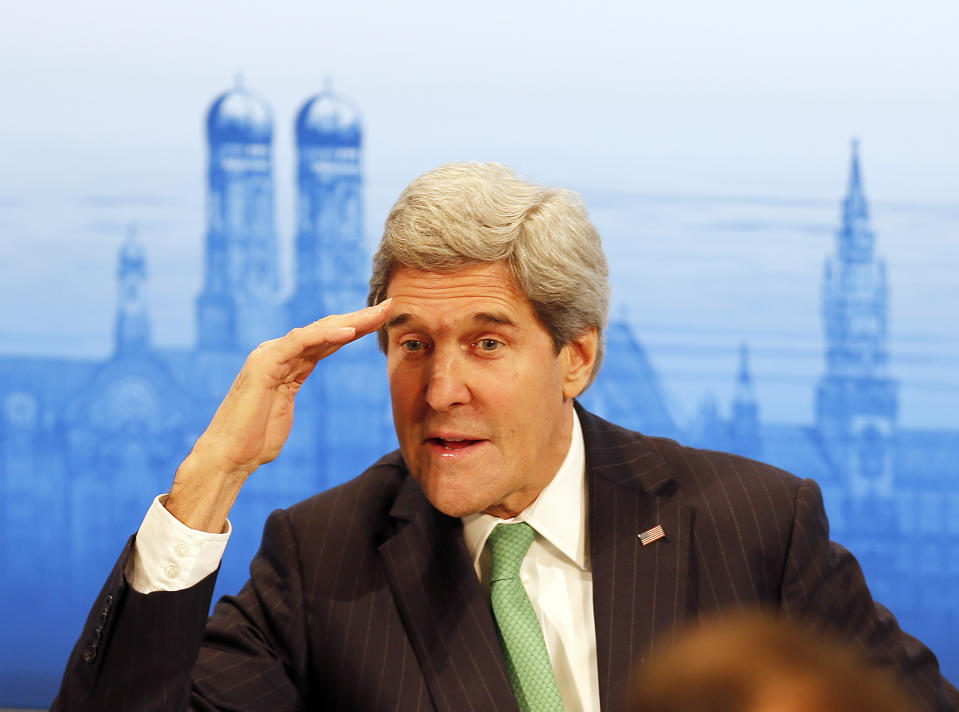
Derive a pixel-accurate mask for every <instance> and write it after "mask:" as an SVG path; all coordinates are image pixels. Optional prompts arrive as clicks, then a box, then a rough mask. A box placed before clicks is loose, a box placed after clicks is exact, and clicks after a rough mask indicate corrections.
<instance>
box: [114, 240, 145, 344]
mask: <svg viewBox="0 0 959 712" xmlns="http://www.w3.org/2000/svg"><path fill="white" fill-rule="evenodd" d="M146 278H147V267H146V254H145V253H144V251H143V245H142V244H141V243H140V241H139V240H138V239H137V234H136V227H135V226H133V225H131V226H130V227H129V228H128V230H127V239H126V241H125V242H124V243H123V246H122V247H121V248H120V256H119V259H118V260H117V318H116V325H115V327H114V344H115V349H116V352H117V353H121V352H122V353H142V352H145V351H147V350H148V349H149V348H150V315H149V314H148V313H147V303H146V289H145V287H146Z"/></svg>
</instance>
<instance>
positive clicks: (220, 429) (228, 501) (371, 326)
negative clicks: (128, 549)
mask: <svg viewBox="0 0 959 712" xmlns="http://www.w3.org/2000/svg"><path fill="white" fill-rule="evenodd" d="M389 313H390V301H389V300H386V301H384V302H381V303H380V304H378V305H377V306H375V307H368V308H366V309H361V310H359V311H356V312H353V313H351V314H335V315H333V316H328V317H326V318H324V319H320V320H318V321H314V322H313V323H312V324H309V325H307V326H304V327H301V328H298V329H293V330H292V331H291V332H289V333H288V334H286V335H285V336H282V337H280V338H279V339H273V340H271V341H266V342H264V343H262V344H260V345H259V346H258V347H257V348H256V349H254V350H253V352H252V353H250V355H249V356H248V357H247V359H246V363H244V364H243V368H242V369H241V370H240V373H239V374H238V375H237V377H236V379H235V380H234V381H233V385H232V386H231V387H230V391H229V393H227V395H226V397H225V398H224V399H223V402H222V403H220V406H219V408H217V411H216V414H215V415H214V416H213V420H212V421H211V422H210V425H209V426H208V427H207V429H206V431H205V432H204V433H203V435H201V436H200V438H199V439H198V440H197V441H196V444H195V445H194V446H193V450H192V451H191V452H190V454H189V455H188V456H187V458H186V459H185V460H184V461H183V463H182V464H181V465H180V467H179V469H177V473H176V477H175V478H174V481H173V486H172V487H171V488H170V494H169V496H168V497H167V500H166V502H165V506H166V508H167V510H168V511H169V512H170V513H171V514H173V515H174V516H175V517H177V519H179V520H180V521H182V522H183V523H184V524H186V525H187V526H189V527H191V528H193V529H201V530H204V531H211V532H219V531H222V529H223V527H224V525H225V523H226V517H227V514H228V513H229V511H230V508H231V507H232V506H233V502H234V501H235V500H236V496H237V494H238V493H239V491H240V488H241V487H242V486H243V483H244V482H246V478H247V477H249V476H250V474H251V473H252V472H253V471H254V470H256V468H257V467H259V466H260V465H262V464H264V463H267V462H270V461H272V460H274V459H275V458H276V456H277V455H279V454H280V450H281V449H282V448H283V445H284V443H286V439H287V437H288V436H289V434H290V428H291V427H292V425H293V406H294V400H295V397H296V393H297V391H299V389H300V386H302V385H303V382H304V381H305V380H306V379H307V377H308V376H309V375H310V373H312V372H313V369H314V368H315V367H316V364H317V363H318V362H319V361H321V360H322V359H324V358H326V357H327V356H329V355H330V354H332V353H333V352H335V351H336V350H337V349H339V348H340V347H341V346H343V345H344V344H347V343H349V342H351V341H354V340H355V339H358V338H360V337H362V336H365V335H366V334H369V333H370V332H373V331H376V330H377V329H379V328H380V327H381V326H383V324H384V323H385V322H386V319H387V317H388V316H389Z"/></svg>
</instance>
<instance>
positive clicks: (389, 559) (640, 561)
mask: <svg viewBox="0 0 959 712" xmlns="http://www.w3.org/2000/svg"><path fill="white" fill-rule="evenodd" d="M579 414H580V420H581V422H582V426H583V434H584V438H585V442H586V468H587V478H588V482H589V511H590V515H589V535H590V551H591V556H592V571H593V602H594V612H595V620H596V644H597V658H598V660H597V662H598V666H599V684H600V695H601V699H602V706H603V709H604V710H615V709H619V708H620V706H621V702H620V698H621V695H622V694H623V692H624V691H625V690H626V689H627V685H628V683H629V676H630V670H631V667H632V665H633V664H634V663H642V661H643V660H645V659H646V658H648V656H650V655H651V654H652V653H653V652H654V650H655V649H656V646H657V645H659V644H660V643H662V642H663V641H667V640H670V639H672V637H673V635H674V631H675V630H676V628H677V626H679V625H681V624H682V623H683V622H684V621H688V620H691V619H696V618H697V617H700V616H706V615H710V614H713V613H716V612H718V611H727V612H729V613H731V614H735V613H736V612H738V611H742V610H744V609H746V608H748V607H753V606H757V605H762V606H767V607H773V608H778V609H781V610H783V611H785V612H786V613H788V614H790V615H794V616H798V617H802V618H808V619H813V620H814V621H817V622H818V623H819V624H820V625H823V626H826V627H828V628H832V629H835V630H838V631H840V632H841V633H842V634H844V635H847V636H851V637H853V638H856V639H858V640H859V641H860V642H861V643H862V645H863V646H864V647H865V648H866V649H867V650H868V651H869V653H870V655H872V656H874V657H876V658H878V659H881V660H885V661H888V662H889V663H890V664H892V665H894V666H897V667H898V669H899V670H900V672H901V674H902V676H903V677H904V679H905V680H906V685H907V688H908V689H910V690H911V692H912V693H913V695H914V696H915V698H916V699H917V701H919V702H920V704H921V708H923V709H929V710H933V709H954V708H956V707H959V693H956V690H955V689H954V688H953V687H952V686H951V685H950V684H949V683H948V682H946V681H945V680H943V679H942V678H941V677H940V676H939V673H938V668H937V665H936V662H935V658H934V657H933V656H932V655H931V653H930V652H929V651H928V650H927V649H926V648H924V647H923V646H922V645H921V644H919V643H918V641H916V640H914V639H913V638H910V637H909V636H907V635H906V634H904V633H903V632H901V631H900V630H899V628H898V626H897V625H896V623H895V621H894V620H893V619H892V617H891V616H890V615H889V613H888V611H886V610H885V609H884V608H882V607H878V608H877V607H876V606H875V605H874V604H873V602H872V599H871V598H870V595H869V592H868V590H867V589H866V585H865V582H864V581H863V578H862V575H861V573H860V570H859V566H858V565H857V564H856V562H855V560H854V559H853V558H852V557H851V555H850V554H849V553H848V552H846V551H845V550H844V549H842V548H841V547H838V546H836V545H834V544H830V543H829V542H828V538H827V525H826V521H825V514H824V512H823V507H822V501H821V496H820V493H819V490H818V488H817V486H816V485H815V483H813V482H811V481H809V480H799V479H797V478H795V477H793V476H792V475H789V474H787V473H784V472H782V471H779V470H776V469H774V468H771V467H769V466H767V465H762V464H759V463H757V462H753V461H750V460H745V459H743V458H740V457H736V456H733V455H726V454H722V453H715V452H705V451H699V450H692V449H688V448H684V447H681V446H679V445H677V444H676V443H674V442H672V441H668V440H661V439H656V438H646V437H643V436H642V435H639V434H637V433H633V432H630V431H626V430H623V429H622V428H619V427H617V426H615V425H611V424H609V423H607V422H605V421H603V420H601V419H599V418H597V417H595V416H593V415H591V414H589V413H587V412H585V411H583V410H582V409H580V410H579ZM656 524H661V525H662V526H663V529H664V530H665V531H666V535H667V536H666V538H665V539H663V540H660V541H658V542H655V543H653V544H650V545H649V546H645V547H644V546H642V545H641V544H640V542H639V539H638V537H637V534H638V533H639V532H642V531H645V530H647V529H649V528H651V527H653V526H655V525H656ZM129 555H130V547H129V546H128V549H127V551H126V553H125V554H124V556H123V557H121V560H120V561H119V562H118V564H117V566H116V568H115V569H114V571H113V573H112V574H111V576H110V578H109V580H108V581H107V583H106V585H105V586H104V588H103V591H102V592H101V594H100V596H99V599H98V601H97V603H96V605H95V606H94V608H93V611H92V612H91V615H90V618H89V619H88V621H87V624H86V626H85V629H84V632H83V636H82V637H81V639H80V641H79V642H78V643H77V646H76V648H75V650H74V652H73V655H72V657H71V659H70V662H69V663H68V667H67V671H66V674H65V676H64V680H63V684H62V687H61V690H60V695H59V697H58V698H57V700H56V701H55V702H54V705H53V709H54V710H67V709H69V710H123V711H126V710H179V709H185V708H187V707H188V706H191V708H192V709H197V710H270V711H273V710H309V709H318V710H327V709H329V710H350V711H355V710H442V711H443V712H464V711H466V710H476V711H480V710H490V711H502V710H515V709H516V702H515V699H514V697H513V694H512V691H511V689H510V685H509V682H508V679H507V676H506V671H505V667H504V664H503V661H502V655H501V653H500V648H499V644H498V641H497V637H496V632H495V628H494V623H493V620H492V617H491V614H490V610H489V603H488V601H487V599H486V597H485V595H484V593H483V591H482V589H481V587H480V585H479V583H478V581H477V579H476V576H475V574H474V572H473V568H472V563H471V561H470V558H469V555H468V553H467V550H466V546H465V544H464V542H463V536H462V528H461V524H460V521H459V520H458V519H451V518H449V517H447V516H445V515H443V514H440V513H439V512H437V511H436V510H435V509H433V507H432V506H431V505H430V504H429V502H428V501H427V500H426V498H425V497H424V495H423V493H422V491H421V490H420V489H419V486H418V485H417V484H416V483H415V482H414V481H413V480H412V479H411V478H410V477H409V473H408V472H407V470H406V469H405V467H404V465H403V462H402V460H401V459H400V457H399V455H398V454H396V453H393V454H391V455H387V456H386V457H384V458H383V459H382V460H380V462H378V463H377V464H376V465H374V466H373V467H371V468H370V469H369V470H367V471H366V472H365V473H363V474H362V475H361V476H360V477H358V478H357V479H355V480H352V481H351V482H348V483H346V484H344V485H341V486H339V487H336V488H334V489H332V490H330V491H327V492H323V493H321V494H319V495H316V496H315V497H312V498H310V499H308V500H305V501H304V502H301V503H299V504H297V505H295V506H293V507H291V508H289V509H287V510H284V511H277V512H274V513H273V514H272V515H271V516H270V518H269V520H268V521H267V524H266V528H265V532H264V535H263V543H262V547H261V549H260V552H259V553H258V554H257V556H256V558H255V559H254V560H253V563H252V564H251V578H250V581H249V583H247V585H246V586H245V587H244V589H243V590H242V591H241V592H240V594H239V595H238V596H236V597H226V598H224V599H223V600H221V601H220V602H219V603H218V604H217V606H216V609H215V611H214V613H213V616H212V617H211V618H210V619H209V621H208V622H207V621H206V611H207V610H208V606H209V601H210V598H211V596H212V590H213V578H214V576H210V577H208V578H207V579H206V580H204V581H203V582H202V583H201V584H198V585H197V586H195V587H193V588H191V589H189V590H187V591H184V592H177V593H153V594H149V595H142V594H138V593H136V592H135V591H133V590H132V589H130V588H129V586H128V585H127V584H126V582H125V580H124V577H123V570H124V566H125V563H126V557H127V556H129ZM205 623H206V625H204V624H205ZM97 631H99V632H97ZM93 643H96V644H95V645H93ZM191 669H192V673H191Z"/></svg>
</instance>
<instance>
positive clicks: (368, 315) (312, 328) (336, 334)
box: [302, 299, 393, 345]
mask: <svg viewBox="0 0 959 712" xmlns="http://www.w3.org/2000/svg"><path fill="white" fill-rule="evenodd" d="M392 306H393V304H392V299H386V300H384V301H382V302H380V303H379V304H377V305H375V306H372V307H366V308H365V309H360V310H359V311H355V312H350V313H349V314H333V315H331V316H328V317H324V318H323V319H318V320H317V321H314V322H313V323H312V324H309V325H307V326H305V327H303V334H302V336H303V338H304V339H305V341H304V343H305V344H308V345H314V344H319V343H323V342H330V341H332V342H335V343H341V344H342V343H348V342H349V341H351V340H353V339H358V338H360V337H361V336H365V335H366V334H369V333H371V332H374V331H376V330H377V329H379V328H381V327H382V326H383V325H384V324H386V320H387V318H388V317H389V315H390V313H391V311H392ZM350 327H352V328H353V329H354V330H355V331H354V333H353V335H352V337H350V336H348V333H349V332H347V331H344V329H348V328H350ZM344 339H345V340H344Z"/></svg>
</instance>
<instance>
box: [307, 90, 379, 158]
mask: <svg viewBox="0 0 959 712" xmlns="http://www.w3.org/2000/svg"><path fill="white" fill-rule="evenodd" d="M362 133H363V131H362V128H361V126H360V114H359V111H357V109H356V107H355V106H354V105H353V102H351V101H350V100H349V99H347V98H346V97H344V96H343V95H342V94H339V93H337V92H335V91H333V89H332V87H331V86H330V83H329V81H327V83H326V86H325V87H324V88H323V91H321V92H320V93H319V94H317V95H316V96H313V97H311V98H310V99H307V101H306V103H305V104H303V107H302V108H301V109H300V111H299V113H297V115H296V142H297V144H298V145H301V146H304V145H320V146H351V147H359V145H360V140H361V136H362Z"/></svg>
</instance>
